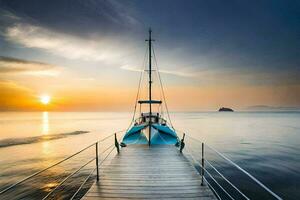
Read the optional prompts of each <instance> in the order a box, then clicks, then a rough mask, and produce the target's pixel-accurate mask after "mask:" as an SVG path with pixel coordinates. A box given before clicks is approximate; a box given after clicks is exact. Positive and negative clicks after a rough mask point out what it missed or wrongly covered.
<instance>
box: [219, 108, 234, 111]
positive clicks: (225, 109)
mask: <svg viewBox="0 0 300 200" xmlns="http://www.w3.org/2000/svg"><path fill="white" fill-rule="evenodd" d="M219 112H233V110H232V109H231V108H225V107H222V108H220V109H219Z"/></svg>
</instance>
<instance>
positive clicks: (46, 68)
mask: <svg viewBox="0 0 300 200" xmlns="http://www.w3.org/2000/svg"><path fill="white" fill-rule="evenodd" d="M56 69H57V67H56V66H54V65H50V64H47V63H43V62H37V61H28V60H22V59H18V58H12V57H3V56H0V74H16V73H28V72H29V73H38V74H40V75H51V73H50V71H52V75H53V71H54V70H56ZM45 72H49V73H48V74H47V73H45Z"/></svg>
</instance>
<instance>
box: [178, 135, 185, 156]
mask: <svg viewBox="0 0 300 200" xmlns="http://www.w3.org/2000/svg"><path fill="white" fill-rule="evenodd" d="M184 138H185V133H183V137H182V139H181V142H180V150H179V151H180V153H182V150H183V149H184V146H185V143H184Z"/></svg>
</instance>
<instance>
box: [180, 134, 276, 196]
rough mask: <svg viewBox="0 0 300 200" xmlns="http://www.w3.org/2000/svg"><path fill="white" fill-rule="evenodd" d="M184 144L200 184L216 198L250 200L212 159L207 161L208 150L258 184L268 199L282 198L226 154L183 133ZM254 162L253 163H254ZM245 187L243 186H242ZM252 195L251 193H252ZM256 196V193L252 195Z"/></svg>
mask: <svg viewBox="0 0 300 200" xmlns="http://www.w3.org/2000/svg"><path fill="white" fill-rule="evenodd" d="M182 138H183V139H184V143H185V144H184V146H185V149H186V150H187V151H188V153H189V155H190V158H191V159H192V161H193V162H194V164H195V166H196V167H198V169H199V170H198V171H199V173H200V175H201V178H202V183H201V185H204V184H207V185H208V186H209V187H210V188H211V190H212V191H213V192H214V193H215V195H216V197H217V198H218V199H231V200H234V199H246V200H250V197H249V196H250V195H249V194H246V192H245V191H243V190H242V189H241V188H240V185H239V186H236V185H235V184H233V183H232V181H230V180H229V177H226V176H225V175H224V173H222V172H221V170H220V169H218V167H217V166H216V165H214V164H213V161H209V159H208V158H207V157H208V155H207V153H206V152H207V151H210V154H215V156H217V157H219V158H221V160H223V162H225V163H226V164H227V165H230V166H231V168H230V169H231V170H232V169H236V170H238V171H239V172H240V173H242V174H244V175H245V176H246V177H247V178H248V181H249V179H250V180H251V181H252V182H253V183H255V184H256V185H257V186H259V187H260V188H261V189H262V190H264V191H265V193H266V195H267V196H268V197H269V198H270V199H277V200H282V198H281V197H279V196H278V195H277V194H276V193H275V192H273V191H272V190H271V189H270V188H268V187H267V186H266V185H265V184H263V183H262V182H261V181H259V180H258V179H257V178H255V177H254V176H253V175H251V174H250V173H249V172H247V171H246V170H245V169H243V168H242V167H241V166H239V165H238V164H236V163H235V162H233V161H232V160H230V159H229V158H228V157H227V156H225V155H224V154H222V153H221V152H219V151H218V150H216V149H215V148H213V147H211V146H209V145H207V144H205V143H204V142H202V141H200V140H198V139H196V138H193V137H191V136H188V135H186V134H185V133H183V137H182ZM254 164H255V163H254ZM244 188H245V187H244ZM252 196H253V194H252ZM254 196H257V195H254Z"/></svg>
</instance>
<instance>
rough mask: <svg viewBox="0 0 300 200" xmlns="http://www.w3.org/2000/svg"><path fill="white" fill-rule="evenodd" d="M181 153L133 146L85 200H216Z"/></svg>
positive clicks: (105, 171)
mask: <svg viewBox="0 0 300 200" xmlns="http://www.w3.org/2000/svg"><path fill="white" fill-rule="evenodd" d="M200 178H201V177H200V176H199V174H198V172H197V171H196V170H195V168H194V167H193V166H192V165H191V163H190V162H189V161H188V160H187V158H186V157H185V156H184V155H183V154H181V153H179V151H178V149H176V148H175V147H174V146H169V145H156V146H151V147H150V148H149V147H148V146H147V145H129V146H128V147H126V148H122V149H121V153H120V154H118V155H116V156H115V157H114V158H113V159H112V160H110V163H105V164H104V165H103V166H101V169H100V181H99V182H96V183H94V184H93V186H92V187H91V188H90V189H89V191H88V192H87V194H86V195H85V196H84V198H83V199H86V200H96V199H155V200H157V199H203V200H215V199H216V197H215V196H214V194H213V192H212V191H211V190H210V189H209V188H208V187H207V186H201V179H200Z"/></svg>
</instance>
